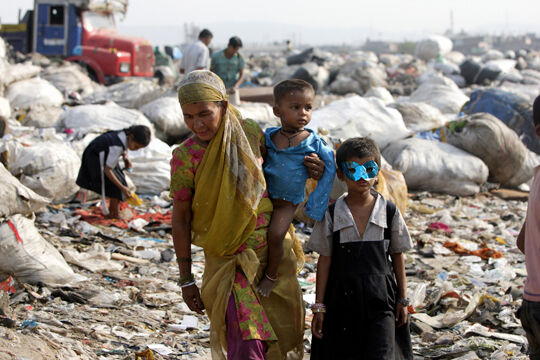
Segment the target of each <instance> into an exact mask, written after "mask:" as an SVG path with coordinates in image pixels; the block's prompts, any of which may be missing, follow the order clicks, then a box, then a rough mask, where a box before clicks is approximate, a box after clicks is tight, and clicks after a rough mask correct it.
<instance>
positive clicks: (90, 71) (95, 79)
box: [85, 65, 99, 83]
mask: <svg viewBox="0 0 540 360" xmlns="http://www.w3.org/2000/svg"><path fill="white" fill-rule="evenodd" d="M85 68H86V72H87V73H88V77H89V78H90V79H91V80H92V81H93V82H97V83H99V80H98V77H97V75H96V72H95V71H94V69H92V68H91V67H90V66H88V65H86V66H85Z"/></svg>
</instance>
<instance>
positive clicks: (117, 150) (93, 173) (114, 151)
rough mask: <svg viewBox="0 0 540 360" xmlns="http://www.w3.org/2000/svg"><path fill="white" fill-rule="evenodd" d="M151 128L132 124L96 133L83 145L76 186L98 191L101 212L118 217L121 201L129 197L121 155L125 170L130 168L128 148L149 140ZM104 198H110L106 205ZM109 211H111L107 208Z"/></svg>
mask: <svg viewBox="0 0 540 360" xmlns="http://www.w3.org/2000/svg"><path fill="white" fill-rule="evenodd" d="M150 136H151V133H150V129H149V128H148V127H147V126H144V125H134V126H131V127H129V128H126V129H123V130H117V131H109V132H106V133H104V134H101V135H99V136H98V137H97V138H95V139H94V140H92V142H91V143H90V144H89V145H88V146H87V147H86V149H85V150H84V153H83V156H82V162H81V168H80V169H79V175H78V176H77V185H79V186H80V187H82V188H84V189H88V190H92V191H94V192H96V193H98V194H101V200H102V201H101V203H102V209H103V213H104V214H105V215H107V216H108V217H110V218H118V217H119V210H120V202H121V201H125V200H126V199H128V198H129V197H131V192H130V190H129V188H128V187H127V183H126V178H125V176H124V172H123V171H122V169H121V168H120V165H119V160H120V157H122V158H123V160H124V165H125V167H126V169H131V161H130V160H129V158H128V156H127V150H128V149H129V150H131V151H135V150H139V149H141V148H143V147H146V146H147V145H148V144H149V143H150ZM105 197H108V198H109V199H110V203H109V208H110V209H109V208H107V203H106V201H105ZM109 210H110V211H109Z"/></svg>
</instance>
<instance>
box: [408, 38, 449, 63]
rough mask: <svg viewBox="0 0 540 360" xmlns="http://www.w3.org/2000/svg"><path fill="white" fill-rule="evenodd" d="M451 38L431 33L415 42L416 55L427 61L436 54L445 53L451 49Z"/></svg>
mask: <svg viewBox="0 0 540 360" xmlns="http://www.w3.org/2000/svg"><path fill="white" fill-rule="evenodd" d="M452 46H453V44H452V40H450V39H449V38H447V37H445V36H441V35H432V36H429V37H428V38H427V39H424V40H420V41H419V42H418V43H417V44H416V56H417V57H419V58H420V59H422V60H424V61H429V60H431V59H434V58H436V57H437V55H446V54H448V53H449V52H450V51H452Z"/></svg>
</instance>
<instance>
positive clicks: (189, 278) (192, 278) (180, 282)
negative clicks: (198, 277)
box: [178, 274, 195, 287]
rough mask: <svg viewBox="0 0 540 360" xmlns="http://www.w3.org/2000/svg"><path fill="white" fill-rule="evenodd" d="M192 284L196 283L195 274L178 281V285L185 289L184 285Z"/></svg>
mask: <svg viewBox="0 0 540 360" xmlns="http://www.w3.org/2000/svg"><path fill="white" fill-rule="evenodd" d="M191 282H192V283H195V277H194V276H193V274H189V276H186V277H181V278H180V280H178V285H180V287H183V286H184V285H186V284H189V283H191Z"/></svg>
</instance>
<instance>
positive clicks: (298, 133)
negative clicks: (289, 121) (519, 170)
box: [279, 128, 304, 147]
mask: <svg viewBox="0 0 540 360" xmlns="http://www.w3.org/2000/svg"><path fill="white" fill-rule="evenodd" d="M303 131H304V129H298V130H293V131H287V130H283V128H280V129H279V133H280V134H281V135H283V136H285V138H287V141H288V142H289V145H288V147H292V142H291V140H292V139H294V138H295V137H297V136H298V135H300V134H301V133H302V132H303ZM287 133H289V134H292V135H291V136H287Z"/></svg>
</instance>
